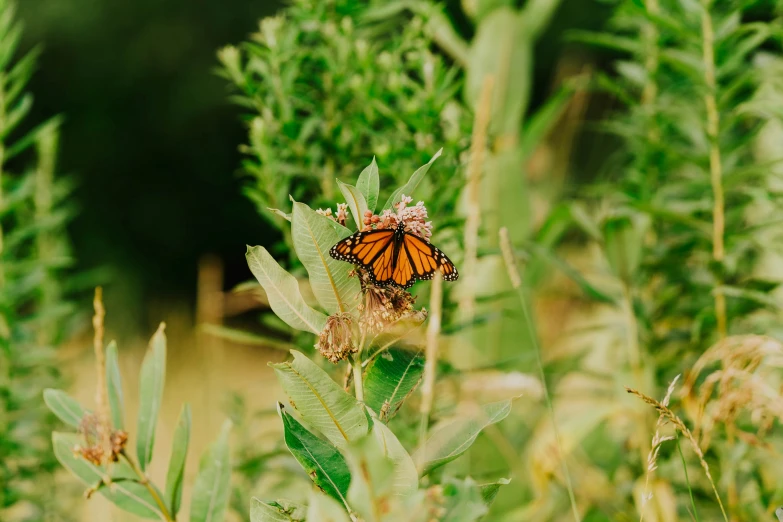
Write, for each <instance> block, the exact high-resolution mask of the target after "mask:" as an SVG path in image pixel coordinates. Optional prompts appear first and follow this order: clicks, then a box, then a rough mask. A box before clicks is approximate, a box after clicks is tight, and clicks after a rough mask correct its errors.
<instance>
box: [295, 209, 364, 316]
mask: <svg viewBox="0 0 783 522" xmlns="http://www.w3.org/2000/svg"><path fill="white" fill-rule="evenodd" d="M291 234H292V237H293V241H294V249H295V250H296V255H297V256H298V257H299V260H300V261H301V262H302V264H303V265H304V267H305V268H306V269H307V273H308V274H309V275H310V286H311V287H312V289H313V294H315V298H316V299H317V300H318V303H320V305H321V306H322V307H323V308H324V309H325V310H326V311H327V312H329V313H330V314H335V313H344V312H350V311H352V310H354V309H355V308H356V307H357V306H358V304H359V301H358V299H357V296H358V295H359V293H360V291H361V286H360V284H359V279H358V278H355V277H349V276H348V273H349V272H350V271H351V270H352V266H351V265H350V264H348V263H345V262H343V261H338V260H337V259H334V258H333V257H332V256H330V255H329V250H330V249H331V248H332V247H333V246H334V245H335V244H336V243H337V242H338V241H340V240H341V239H343V238H346V237H348V236H349V235H351V231H350V230H348V229H347V228H345V227H344V226H342V225H340V224H339V223H336V222H335V221H332V220H331V219H329V218H327V217H326V216H322V215H320V214H318V213H317V212H315V211H313V210H312V209H311V208H310V207H308V206H307V205H305V204H304V203H298V202H294V212H293V218H292V222H291Z"/></svg>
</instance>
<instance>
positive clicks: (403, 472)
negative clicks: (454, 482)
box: [372, 422, 419, 498]
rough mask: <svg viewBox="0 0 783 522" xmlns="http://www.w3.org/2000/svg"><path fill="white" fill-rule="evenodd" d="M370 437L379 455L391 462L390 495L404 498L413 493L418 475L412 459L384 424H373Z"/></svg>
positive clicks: (417, 483)
mask: <svg viewBox="0 0 783 522" xmlns="http://www.w3.org/2000/svg"><path fill="white" fill-rule="evenodd" d="M372 436H373V437H374V438H375V440H376V442H377V444H378V449H379V451H380V453H381V454H382V455H383V456H384V457H386V458H387V459H389V460H390V461H391V462H392V477H393V480H392V486H391V491H392V494H393V495H394V496H396V497H403V498H405V497H408V496H410V495H412V494H413V493H415V492H416V490H417V489H418V488H419V475H418V472H417V471H416V464H415V463H414V462H413V458H412V457H411V456H410V455H409V454H408V452H407V451H405V448H404V447H403V446H402V444H400V441H399V440H398V439H397V437H396V436H395V435H394V433H392V431H391V430H390V429H389V428H388V427H387V426H386V425H385V424H383V423H381V422H375V423H373V428H372Z"/></svg>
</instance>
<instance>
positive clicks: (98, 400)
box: [92, 286, 112, 459]
mask: <svg viewBox="0 0 783 522" xmlns="http://www.w3.org/2000/svg"><path fill="white" fill-rule="evenodd" d="M93 308H94V309H95V315H94V316H93V318H92V326H93V329H94V330H95V333H94V337H93V348H94V349H95V373H96V375H95V378H96V384H95V407H96V409H97V410H98V434H99V436H100V437H101V447H102V448H103V454H104V455H105V458H106V459H108V458H109V456H110V455H111V454H112V449H111V432H112V425H111V413H110V411H109V398H108V393H109V392H108V390H109V389H108V385H107V384H106V351H105V350H104V346H103V330H104V329H103V320H104V318H105V317H106V309H105V308H104V307H103V289H102V288H101V287H100V286H98V287H96V288H95V298H94V299H93Z"/></svg>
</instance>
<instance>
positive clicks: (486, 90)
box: [459, 75, 495, 321]
mask: <svg viewBox="0 0 783 522" xmlns="http://www.w3.org/2000/svg"><path fill="white" fill-rule="evenodd" d="M494 84H495V77H494V76H492V75H487V76H485V77H484V83H483V84H482V86H481V95H480V98H479V103H478V107H477V110H476V118H475V120H474V122H473V135H472V137H471V143H470V162H469V163H468V172H467V178H468V179H467V187H466V194H467V205H468V208H467V213H468V215H467V219H466V220H465V257H464V260H463V263H462V274H463V278H464V284H463V291H462V297H461V299H460V302H459V308H460V310H461V312H462V315H463V317H464V318H465V319H466V320H468V321H470V320H472V319H473V316H474V315H475V307H476V265H477V262H478V236H479V227H480V225H481V200H480V190H479V189H480V186H479V185H480V182H481V173H482V171H483V168H484V153H485V151H486V143H487V127H488V126H489V118H490V114H491V112H492V89H493V86H494Z"/></svg>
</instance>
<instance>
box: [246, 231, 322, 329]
mask: <svg viewBox="0 0 783 522" xmlns="http://www.w3.org/2000/svg"><path fill="white" fill-rule="evenodd" d="M245 257H246V258H247V264H248V266H249V267H250V271H251V272H253V275H254V276H256V279H258V282H259V283H261V286H262V287H263V288H264V290H265V291H266V295H267V298H268V299H269V306H270V307H271V308H272V310H273V311H274V312H275V314H277V316H278V317H279V318H280V319H282V320H283V321H285V323H286V324H287V325H288V326H290V327H291V328H295V329H297V330H304V331H305V332H311V333H315V334H317V333H319V332H320V331H321V330H323V328H324V325H325V324H326V316H325V315H324V314H322V313H321V312H319V311H317V310H314V309H313V308H311V307H310V306H308V305H307V303H305V300H304V298H303V297H302V293H301V292H300V291H299V283H298V282H297V281H296V278H295V277H294V276H292V275H291V274H289V273H288V272H286V271H285V270H283V268H282V267H281V266H280V265H278V264H277V261H275V260H274V258H273V257H272V256H271V255H270V254H269V252H267V251H266V249H265V248H264V247H261V246H255V247H250V246H249V247H247V253H246V254H245Z"/></svg>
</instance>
